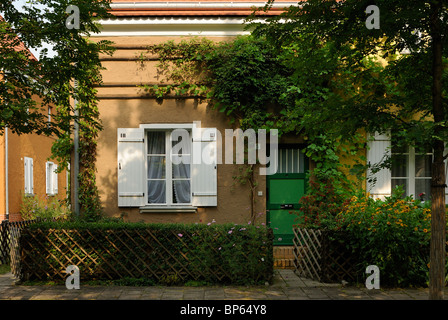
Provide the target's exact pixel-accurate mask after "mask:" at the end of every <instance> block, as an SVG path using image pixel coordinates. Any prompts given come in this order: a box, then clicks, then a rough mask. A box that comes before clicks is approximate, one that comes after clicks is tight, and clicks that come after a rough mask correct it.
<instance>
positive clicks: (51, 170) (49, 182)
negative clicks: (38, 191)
mask: <svg viewBox="0 0 448 320" xmlns="http://www.w3.org/2000/svg"><path fill="white" fill-rule="evenodd" d="M57 169H58V166H57V164H55V163H53V162H50V161H47V162H46V163H45V176H46V178H45V186H46V193H47V195H49V196H54V195H56V194H58V173H57Z"/></svg>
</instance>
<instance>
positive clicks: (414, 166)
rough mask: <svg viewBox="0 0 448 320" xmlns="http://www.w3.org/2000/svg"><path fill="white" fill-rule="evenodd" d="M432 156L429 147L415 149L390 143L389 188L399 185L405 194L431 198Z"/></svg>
mask: <svg viewBox="0 0 448 320" xmlns="http://www.w3.org/2000/svg"><path fill="white" fill-rule="evenodd" d="M432 156H433V154H432V152H431V150H430V149H427V150H421V151H417V150H416V149H415V148H414V147H409V146H404V147H397V146H395V145H394V144H392V153H391V161H392V163H391V188H392V189H393V188H395V187H396V186H398V185H400V186H402V187H403V190H404V191H405V195H407V196H411V195H412V196H413V197H414V199H424V200H429V199H431V164H432Z"/></svg>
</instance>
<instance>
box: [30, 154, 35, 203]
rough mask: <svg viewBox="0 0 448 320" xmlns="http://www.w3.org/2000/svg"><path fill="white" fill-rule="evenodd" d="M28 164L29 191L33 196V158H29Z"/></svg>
mask: <svg viewBox="0 0 448 320" xmlns="http://www.w3.org/2000/svg"><path fill="white" fill-rule="evenodd" d="M29 162H30V190H31V194H34V164H33V158H29Z"/></svg>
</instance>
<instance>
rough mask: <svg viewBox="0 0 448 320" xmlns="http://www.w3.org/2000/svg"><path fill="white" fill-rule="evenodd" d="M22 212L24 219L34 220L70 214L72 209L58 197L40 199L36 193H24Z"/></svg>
mask: <svg viewBox="0 0 448 320" xmlns="http://www.w3.org/2000/svg"><path fill="white" fill-rule="evenodd" d="M20 214H21V217H22V219H23V220H33V219H36V218H57V217H61V216H63V215H67V216H68V215H69V214H70V209H69V208H68V207H67V205H66V203H65V202H64V201H63V200H62V201H61V200H59V199H58V198H56V197H48V196H47V197H45V199H44V200H41V199H39V198H38V197H37V196H36V195H33V196H25V195H22V203H21V206H20Z"/></svg>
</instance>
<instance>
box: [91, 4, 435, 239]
mask: <svg viewBox="0 0 448 320" xmlns="http://www.w3.org/2000/svg"><path fill="white" fill-rule="evenodd" d="M263 5H264V2H260V1H257V0H251V1H241V2H234V1H232V2H230V1H222V0H220V1H201V2H195V1H191V2H185V1H167V2H157V1H149V0H139V1H127V0H116V1H113V2H112V4H111V8H112V13H113V15H114V18H112V19H109V20H103V21H101V24H102V32H101V33H100V34H96V35H93V36H92V39H93V40H98V41H99V40H111V41H113V42H114V43H115V47H116V52H115V53H114V54H113V56H106V55H104V56H102V57H101V59H102V65H103V67H104V68H105V70H104V71H103V81H104V82H103V84H101V85H100V86H99V87H98V88H97V89H98V98H99V100H100V102H99V111H100V118H101V120H102V122H103V125H104V130H103V131H102V132H101V133H100V135H99V139H98V157H97V163H98V165H97V167H98V175H97V177H98V179H97V181H98V188H99V192H100V197H101V201H102V204H103V207H104V210H105V213H106V214H107V215H108V216H115V217H123V218H124V219H125V220H126V221H145V222H159V223H167V222H181V223H213V222H216V223H239V224H241V223H242V224H244V223H248V222H249V221H250V220H251V216H255V217H257V222H258V223H266V224H268V225H270V226H271V227H272V229H273V231H274V235H275V237H274V238H275V244H276V245H291V244H292V238H293V232H292V228H291V227H292V225H293V224H294V220H295V215H293V214H290V212H291V211H294V210H296V209H298V201H299V199H300V198H301V197H302V196H303V195H304V194H305V192H306V189H307V180H306V172H307V171H308V170H309V169H310V168H311V167H312V166H313V164H312V163H310V162H309V160H308V159H307V158H306V156H305V154H304V152H303V149H304V147H305V141H304V140H303V138H302V137H300V136H283V137H282V138H281V139H280V140H279V141H278V153H277V159H276V160H277V164H278V167H277V172H276V173H275V174H273V175H262V174H259V172H258V171H256V173H255V177H254V178H255V180H256V181H257V185H256V188H255V190H251V189H250V188H249V186H248V184H241V183H237V182H236V181H235V179H234V177H235V176H237V175H238V170H239V166H238V165H236V164H229V163H222V162H220V161H219V160H220V159H221V158H220V157H219V154H217V153H213V152H212V154H214V156H213V157H215V158H213V157H212V158H213V160H215V162H213V161H211V163H200V164H197V163H193V162H191V163H190V164H187V165H179V164H176V163H174V162H173V160H172V157H171V156H172V155H173V149H174V145H175V144H174V143H173V142H175V141H173V133H174V132H177V131H178V130H181V131H183V132H186V134H187V136H186V138H185V141H188V143H187V144H186V145H185V148H184V149H183V151H182V154H180V153H176V152H174V154H175V155H176V156H183V157H190V159H193V158H194V157H197V156H198V153H199V154H203V153H204V152H205V153H210V152H211V150H212V151H214V152H216V150H218V151H219V150H225V149H226V145H225V144H226V141H225V139H223V138H222V137H224V133H225V131H226V129H232V130H235V129H237V128H236V127H235V126H234V125H231V124H230V122H229V121H228V118H227V117H226V116H225V115H224V114H222V113H220V112H219V111H218V110H214V109H213V108H211V107H210V106H209V105H207V103H205V102H200V101H198V100H197V99H196V98H195V97H171V98H170V97H167V98H164V99H163V101H160V100H158V99H157V98H156V97H154V96H151V95H149V94H148V93H147V92H145V91H144V90H142V89H141V88H140V86H141V85H150V86H151V85H154V84H160V78H159V75H158V74H157V68H156V65H157V57H152V58H151V57H150V58H149V59H147V60H145V61H144V62H143V67H142V64H141V63H142V62H141V61H140V59H139V56H140V55H141V54H142V53H143V54H144V53H145V52H146V48H147V47H148V46H150V45H154V44H157V43H164V42H166V41H168V40H175V41H180V40H182V39H186V38H189V37H207V38H209V39H212V40H214V41H226V40H229V39H232V38H233V37H235V36H237V35H243V34H247V33H248V32H249V31H247V30H245V29H244V25H243V23H244V19H245V17H247V16H248V15H249V14H250V13H252V9H251V8H252V7H262V6H263ZM290 5H296V3H294V2H288V1H275V2H274V7H273V9H272V10H271V11H270V12H269V13H268V14H278V13H279V12H281V10H282V9H283V8H285V7H287V6H290ZM262 18H263V17H262V16H260V19H262ZM220 137H221V139H220ZM176 141H178V140H176ZM390 152H391V153H392V156H393V157H395V159H396V160H398V161H396V163H397V164H396V165H395V166H394V167H392V169H391V170H389V169H383V170H380V171H379V172H377V173H375V174H374V175H373V178H375V183H367V185H366V188H367V189H368V191H369V192H370V193H371V194H372V196H373V197H384V196H387V195H390V194H391V190H392V188H393V187H394V186H396V185H403V186H404V188H405V191H406V193H407V194H409V195H414V196H415V197H417V196H419V195H420V194H423V193H424V194H425V195H426V198H427V199H428V197H429V195H430V177H431V173H430V161H431V157H432V156H431V153H430V152H428V153H425V154H417V153H416V152H415V150H413V149H409V148H408V149H407V150H397V149H396V148H395V149H394V148H391V137H390V136H387V135H377V136H375V139H374V140H373V141H371V142H369V148H368V149H367V150H366V151H365V156H366V158H367V161H368V162H370V163H372V164H375V163H377V162H378V161H380V160H381V159H382V157H383V156H384V155H385V154H387V153H390ZM369 175H370V174H369Z"/></svg>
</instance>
